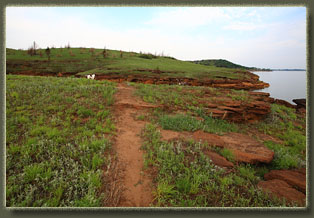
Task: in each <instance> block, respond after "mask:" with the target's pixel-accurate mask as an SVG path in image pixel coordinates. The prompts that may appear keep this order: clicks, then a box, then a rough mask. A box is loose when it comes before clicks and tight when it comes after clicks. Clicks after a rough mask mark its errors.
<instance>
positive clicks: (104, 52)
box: [102, 47, 107, 58]
mask: <svg viewBox="0 0 314 218" xmlns="http://www.w3.org/2000/svg"><path fill="white" fill-rule="evenodd" d="M102 54H103V56H104V58H106V56H107V50H106V47H105V48H104V50H103V52H102Z"/></svg>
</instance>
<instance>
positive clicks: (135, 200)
mask: <svg viewBox="0 0 314 218" xmlns="http://www.w3.org/2000/svg"><path fill="white" fill-rule="evenodd" d="M117 88H118V91H117V93H116V94H115V104H114V113H115V116H116V119H117V120H116V127H117V130H118V131H117V135H116V138H115V145H114V149H115V151H116V153H117V164H118V168H119V169H120V170H121V171H122V174H121V175H120V178H118V180H119V183H120V185H121V186H122V193H121V198H120V201H119V203H118V205H117V206H118V207H149V206H150V203H151V202H152V200H153V197H152V181H151V179H150V177H149V175H148V173H147V172H145V171H144V170H143V166H144V164H143V151H142V150H141V146H142V139H141V137H140V134H141V131H142V129H143V127H144V126H145V124H146V122H145V121H140V120H137V119H136V116H138V115H140V114H143V113H144V112H145V110H147V109H148V108H151V107H155V106H151V105H149V104H147V103H145V102H143V101H141V100H140V99H138V98H136V97H135V96H134V95H133V91H134V88H133V87H131V86H128V85H126V84H124V83H119V84H118V86H117Z"/></svg>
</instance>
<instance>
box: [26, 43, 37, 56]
mask: <svg viewBox="0 0 314 218" xmlns="http://www.w3.org/2000/svg"><path fill="white" fill-rule="evenodd" d="M37 49H38V45H37V44H36V42H35V41H34V42H33V44H32V45H31V47H29V48H28V50H27V54H29V55H30V56H33V55H36V50H37Z"/></svg>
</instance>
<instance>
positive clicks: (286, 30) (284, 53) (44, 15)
mask: <svg viewBox="0 0 314 218" xmlns="http://www.w3.org/2000/svg"><path fill="white" fill-rule="evenodd" d="M34 41H35V42H36V43H37V44H38V45H39V47H41V48H46V47H47V46H49V47H51V46H54V47H64V46H65V45H67V44H68V43H69V44H70V45H71V47H93V48H104V47H106V48H107V49H115V50H123V51H134V52H140V51H141V52H150V53H153V54H155V53H156V54H163V55H168V56H172V57H175V58H177V59H179V60H203V59H226V60H229V61H231V62H233V63H236V64H240V65H244V66H248V67H260V68H272V69H277V68H302V69H305V68H306V8H305V7H7V8H6V47H7V48H15V49H27V48H29V47H30V46H31V45H32V43H33V42H34Z"/></svg>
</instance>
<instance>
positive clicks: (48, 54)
mask: <svg viewBox="0 0 314 218" xmlns="http://www.w3.org/2000/svg"><path fill="white" fill-rule="evenodd" d="M45 52H46V55H47V57H48V61H50V49H49V47H47V48H46V51H45Z"/></svg>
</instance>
